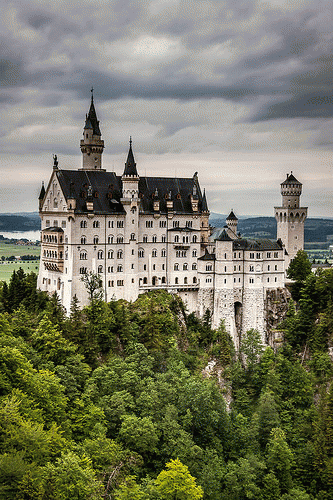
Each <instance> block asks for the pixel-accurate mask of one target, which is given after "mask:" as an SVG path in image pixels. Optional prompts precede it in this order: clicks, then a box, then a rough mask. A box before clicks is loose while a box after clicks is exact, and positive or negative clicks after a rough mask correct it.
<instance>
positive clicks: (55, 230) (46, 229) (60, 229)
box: [42, 226, 64, 233]
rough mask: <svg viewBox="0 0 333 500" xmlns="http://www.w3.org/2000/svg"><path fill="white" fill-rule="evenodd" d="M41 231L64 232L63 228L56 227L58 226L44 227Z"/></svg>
mask: <svg viewBox="0 0 333 500" xmlns="http://www.w3.org/2000/svg"><path fill="white" fill-rule="evenodd" d="M43 231H48V232H51V233H63V232H64V230H63V229H62V228H61V227H58V226H51V227H46V228H45V229H42V232H43Z"/></svg>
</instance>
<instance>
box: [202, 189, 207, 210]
mask: <svg viewBox="0 0 333 500" xmlns="http://www.w3.org/2000/svg"><path fill="white" fill-rule="evenodd" d="M201 210H202V212H209V210H208V205H207V198H206V190H205V189H204V192H203V197H202V201H201Z"/></svg>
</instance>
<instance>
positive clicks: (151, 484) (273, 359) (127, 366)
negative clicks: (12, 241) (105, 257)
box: [0, 252, 333, 500]
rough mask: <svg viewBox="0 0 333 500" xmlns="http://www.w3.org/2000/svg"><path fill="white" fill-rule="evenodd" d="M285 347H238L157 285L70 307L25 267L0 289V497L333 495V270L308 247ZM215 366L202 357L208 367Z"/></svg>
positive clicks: (251, 343) (252, 340) (187, 499)
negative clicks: (134, 294) (316, 263)
mask: <svg viewBox="0 0 333 500" xmlns="http://www.w3.org/2000/svg"><path fill="white" fill-rule="evenodd" d="M288 274H289V277H290V278H292V279H294V284H293V286H292V290H291V294H292V299H291V300H290V303H289V310H288V314H287V317H286V318H284V319H283V321H281V324H280V326H279V330H280V336H281V338H282V339H284V340H283V342H281V343H280V344H279V345H280V347H279V348H272V347H268V346H266V345H262V343H261V338H260V335H259V333H258V332H257V331H255V330H249V331H248V332H247V333H246V335H244V336H243V338H242V339H241V342H240V347H239V350H238V351H236V350H235V347H234V345H233V343H232V340H231V338H230V336H229V334H228V332H227V331H226V329H225V327H224V325H223V323H221V325H220V327H219V328H218V329H216V330H214V329H212V328H211V322H210V312H209V311H207V312H206V313H205V315H204V317H203V318H202V319H201V320H199V319H198V318H197V317H196V316H194V315H193V314H189V313H188V312H187V311H186V309H185V307H184V305H183V303H182V302H181V300H180V299H179V298H178V297H177V296H174V295H169V294H167V293H166V292H164V291H156V292H149V293H145V294H143V295H140V296H139V298H138V299H137V300H136V301H135V302H134V303H128V302H126V301H123V300H118V301H111V302H109V303H105V302H104V301H103V295H102V290H101V287H100V281H99V278H98V276H95V275H93V274H87V275H85V277H84V280H85V284H86V288H87V294H88V296H89V305H88V306H86V307H84V308H83V309H81V308H80V304H79V303H78V301H77V299H76V298H75V297H74V299H73V301H72V306H71V310H70V314H69V315H68V316H67V315H65V313H64V310H63V309H62V307H61V305H60V304H59V301H58V299H57V297H56V296H55V295H54V296H51V297H48V296H47V295H46V294H45V293H44V292H40V291H39V290H37V288H36V275H35V274H33V273H30V274H25V273H24V272H23V270H22V269H20V270H18V271H16V272H14V273H13V275H12V277H11V280H10V282H9V284H7V283H6V282H2V283H1V287H0V323H1V328H0V342H1V349H0V446H1V448H0V498H1V499H10V500H13V499H15V500H16V499H17V500H30V499H31V500H85V499H93V500H103V499H110V500H111V499H112V500H146V499H147V500H172V499H174V500H199V499H207V500H222V499H223V500H244V499H256V500H280V499H282V500H331V499H333V386H332V383H331V381H332V374H333V364H332V359H331V356H330V352H331V350H332V333H333V314H332V312H333V300H332V299H333V270H331V269H328V270H320V271H318V272H317V273H316V274H313V273H312V272H311V265H310V263H309V261H308V260H307V257H306V254H305V252H300V254H298V256H297V257H296V258H295V259H294V261H293V262H292V264H291V266H290V267H289V270H288ZM208 366H210V367H211V369H208V368H207V367H208Z"/></svg>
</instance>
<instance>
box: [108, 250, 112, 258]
mask: <svg viewBox="0 0 333 500" xmlns="http://www.w3.org/2000/svg"><path fill="white" fill-rule="evenodd" d="M108 259H113V250H109V251H108Z"/></svg>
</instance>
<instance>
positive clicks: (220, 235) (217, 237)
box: [209, 226, 233, 241]
mask: <svg viewBox="0 0 333 500" xmlns="http://www.w3.org/2000/svg"><path fill="white" fill-rule="evenodd" d="M225 228H226V229H225ZM225 228H220V227H217V228H215V229H214V231H213V232H212V234H211V236H210V237H209V239H210V241H233V240H232V238H230V236H229V235H228V233H227V229H228V226H225Z"/></svg>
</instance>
